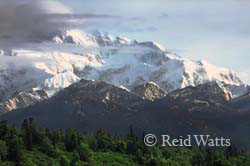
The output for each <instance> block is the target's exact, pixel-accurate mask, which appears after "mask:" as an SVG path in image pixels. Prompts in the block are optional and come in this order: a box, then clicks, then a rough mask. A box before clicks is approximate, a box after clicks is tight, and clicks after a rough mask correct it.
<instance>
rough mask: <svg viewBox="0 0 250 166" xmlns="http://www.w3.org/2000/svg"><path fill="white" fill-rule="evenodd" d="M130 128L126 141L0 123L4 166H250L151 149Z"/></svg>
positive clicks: (210, 152) (223, 152) (215, 156)
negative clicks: (17, 127)
mask: <svg viewBox="0 0 250 166" xmlns="http://www.w3.org/2000/svg"><path fill="white" fill-rule="evenodd" d="M143 135H144V134H142V138H138V137H136V136H135V135H134V133H133V129H132V128H131V131H130V133H128V135H127V136H126V137H124V136H123V137H121V136H115V135H111V134H110V133H108V132H106V131H105V130H103V129H100V130H98V132H97V133H96V134H87V133H82V132H78V131H76V130H74V129H68V130H66V131H62V130H48V129H44V128H36V125H35V123H34V120H33V119H32V118H30V119H28V120H27V119H26V120H24V122H23V124H22V126H21V128H20V129H16V128H15V127H14V126H10V125H8V124H7V122H6V121H1V122H0V166H248V165H250V154H249V153H248V152H243V151H239V150H237V149H236V148H232V147H229V148H225V149H217V150H215V149H207V148H196V147H191V148H173V147H160V146H159V145H157V146H155V147H147V146H145V145H144V143H143Z"/></svg>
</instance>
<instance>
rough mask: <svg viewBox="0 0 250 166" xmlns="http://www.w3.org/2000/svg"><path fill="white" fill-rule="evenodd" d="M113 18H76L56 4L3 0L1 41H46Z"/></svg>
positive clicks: (44, 0) (0, 5)
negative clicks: (98, 21) (53, 36)
mask: <svg viewBox="0 0 250 166" xmlns="http://www.w3.org/2000/svg"><path fill="white" fill-rule="evenodd" d="M112 17H113V16H110V15H102V14H89V13H87V14H74V13H72V11H71V10H70V9H69V8H68V7H66V6H65V5H63V4H62V3H60V2H59V1H55V0H54V1H51V0H23V1H20V0H8V1H6V0H0V40H2V41H4V42H5V43H6V42H7V41H11V42H13V41H15V42H23V41H24V42H26V41H43V40H45V39H47V38H48V37H50V36H51V34H53V33H57V32H58V31H61V30H64V29H68V28H72V27H75V26H79V25H80V24H83V23H84V20H87V19H104V18H112Z"/></svg>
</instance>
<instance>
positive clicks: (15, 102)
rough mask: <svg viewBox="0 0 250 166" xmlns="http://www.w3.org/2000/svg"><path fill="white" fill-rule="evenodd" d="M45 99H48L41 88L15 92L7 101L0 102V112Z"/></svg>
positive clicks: (23, 106)
mask: <svg viewBox="0 0 250 166" xmlns="http://www.w3.org/2000/svg"><path fill="white" fill-rule="evenodd" d="M45 99H48V95H47V93H46V92H45V91H43V90H40V91H34V92H30V93H26V92H17V93H15V94H14V95H13V96H12V97H11V98H10V99H8V100H7V101H5V102H3V103H0V114H1V113H6V112H10V111H13V110H16V109H20V108H25V107H28V106H30V105H33V104H36V103H37V102H41V101H43V100H45Z"/></svg>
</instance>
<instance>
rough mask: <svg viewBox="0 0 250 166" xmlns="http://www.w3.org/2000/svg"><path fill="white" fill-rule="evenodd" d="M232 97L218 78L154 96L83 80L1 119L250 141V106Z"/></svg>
mask: <svg viewBox="0 0 250 166" xmlns="http://www.w3.org/2000/svg"><path fill="white" fill-rule="evenodd" d="M198 101H199V102H198ZM231 101H232V100H230V101H228V96H227V91H225V89H224V88H223V87H221V86H220V85H217V84H216V83H214V84H204V85H200V86H198V87H188V88H185V89H183V90H178V91H176V92H173V93H171V94H168V95H166V96H164V97H162V98H160V99H155V100H154V101H151V100H146V99H142V98H141V97H139V96H137V95H135V94H133V93H131V92H129V91H127V90H125V89H122V88H118V87H115V86H113V85H110V84H107V83H105V82H101V81H87V80H81V81H80V82H77V83H75V84H73V85H71V86H69V87H68V88H65V89H64V90H62V91H60V92H59V93H58V94H56V95H55V96H54V97H52V98H50V99H49V100H44V101H42V102H39V103H37V104H35V105H32V106H29V107H27V108H24V109H19V110H16V111H12V112H10V113H7V114H4V115H2V116H0V119H6V120H9V121H10V122H12V123H14V124H16V125H18V126H19V125H20V124H21V123H22V121H23V119H25V118H29V117H33V118H34V119H35V121H36V122H37V124H38V126H40V127H48V128H62V129H67V128H76V129H79V130H82V131H86V132H91V133H93V132H95V131H96V130H98V129H99V128H103V129H107V130H108V131H110V132H112V133H115V134H127V133H128V131H129V128H130V127H131V126H132V127H133V129H134V131H135V132H136V133H137V134H138V135H141V134H142V132H143V131H145V132H146V133H154V134H156V135H161V134H170V135H171V136H172V137H178V136H185V135H190V134H191V135H192V134H209V135H211V136H214V137H216V136H223V137H225V138H231V139H232V141H233V142H234V144H240V145H245V144H247V145H250V141H249V140H250V134H249V132H248V131H249V130H250V111H245V112H239V111H238V110H235V109H232V108H233V106H236V104H238V101H235V102H234V103H232V102H231Z"/></svg>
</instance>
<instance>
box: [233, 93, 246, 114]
mask: <svg viewBox="0 0 250 166" xmlns="http://www.w3.org/2000/svg"><path fill="white" fill-rule="evenodd" d="M230 102H231V105H232V107H233V109H235V110H238V111H250V92H249V93H246V94H244V95H242V96H240V97H237V98H235V99H233V100H231V101H230Z"/></svg>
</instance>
